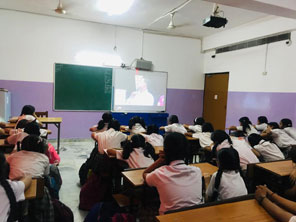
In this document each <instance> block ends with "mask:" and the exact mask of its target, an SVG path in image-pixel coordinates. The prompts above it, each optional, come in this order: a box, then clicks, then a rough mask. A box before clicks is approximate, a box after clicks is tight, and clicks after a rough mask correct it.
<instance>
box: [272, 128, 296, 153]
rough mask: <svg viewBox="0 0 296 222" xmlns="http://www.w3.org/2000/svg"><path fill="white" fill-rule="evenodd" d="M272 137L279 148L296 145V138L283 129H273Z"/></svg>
mask: <svg viewBox="0 0 296 222" xmlns="http://www.w3.org/2000/svg"><path fill="white" fill-rule="evenodd" d="M271 137H272V139H273V142H274V143H275V144H276V145H277V146H278V147H279V148H290V147H291V145H296V140H295V139H293V138H292V137H290V136H289V135H288V134H287V133H286V132H285V131H284V130H282V129H272V130H271Z"/></svg>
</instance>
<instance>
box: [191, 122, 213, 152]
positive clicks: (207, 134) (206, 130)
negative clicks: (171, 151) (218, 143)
mask: <svg viewBox="0 0 296 222" xmlns="http://www.w3.org/2000/svg"><path fill="white" fill-rule="evenodd" d="M213 132H214V127H213V125H212V124H211V123H204V124H203V125H202V132H199V133H194V134H193V135H192V137H193V138H197V139H198V140H199V144H200V146H201V147H203V148H205V147H209V146H211V145H212V144H213V141H212V140H211V135H212V133H213Z"/></svg>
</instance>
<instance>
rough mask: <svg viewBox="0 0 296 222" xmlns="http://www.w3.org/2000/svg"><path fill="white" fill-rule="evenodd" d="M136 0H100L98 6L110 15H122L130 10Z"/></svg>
mask: <svg viewBox="0 0 296 222" xmlns="http://www.w3.org/2000/svg"><path fill="white" fill-rule="evenodd" d="M133 3H134V0H98V3H97V7H98V9H99V10H100V11H102V12H106V13H108V15H121V14H123V13H125V12H127V11H128V10H129V8H130V7H131V6H132V4H133Z"/></svg>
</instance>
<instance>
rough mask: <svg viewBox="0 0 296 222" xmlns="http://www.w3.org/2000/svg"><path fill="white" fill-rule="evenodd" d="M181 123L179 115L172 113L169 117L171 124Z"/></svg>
mask: <svg viewBox="0 0 296 222" xmlns="http://www.w3.org/2000/svg"><path fill="white" fill-rule="evenodd" d="M174 123H179V119H178V116H177V115H171V116H170V117H169V124H174Z"/></svg>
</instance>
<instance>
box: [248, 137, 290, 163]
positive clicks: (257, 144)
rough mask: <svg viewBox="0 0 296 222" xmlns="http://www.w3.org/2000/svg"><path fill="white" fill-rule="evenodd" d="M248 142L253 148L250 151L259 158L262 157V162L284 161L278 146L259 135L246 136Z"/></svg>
mask: <svg viewBox="0 0 296 222" xmlns="http://www.w3.org/2000/svg"><path fill="white" fill-rule="evenodd" d="M248 141H249V143H250V145H251V147H253V149H252V151H253V152H254V154H255V155H256V156H257V157H258V158H259V157H260V156H262V157H263V159H264V161H266V162H270V161H276V160H283V159H285V157H284V154H283V153H282V151H281V150H280V149H279V148H278V146H277V145H276V144H274V143H271V142H270V141H266V140H264V139H263V138H262V137H261V136H260V135H258V134H256V133H253V134H251V135H250V136H248Z"/></svg>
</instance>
